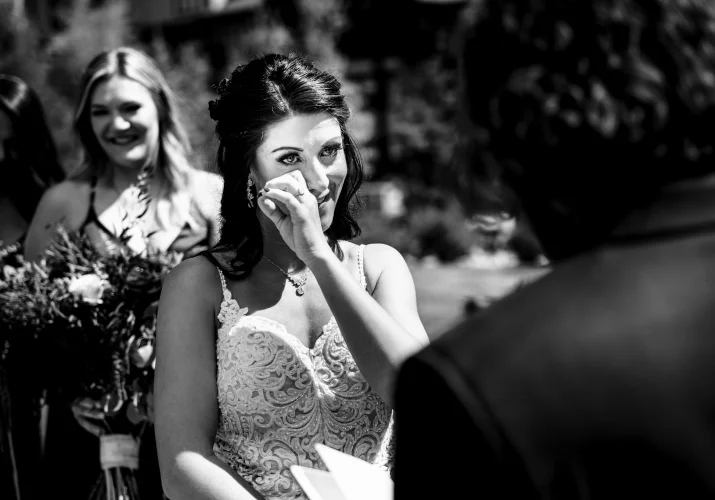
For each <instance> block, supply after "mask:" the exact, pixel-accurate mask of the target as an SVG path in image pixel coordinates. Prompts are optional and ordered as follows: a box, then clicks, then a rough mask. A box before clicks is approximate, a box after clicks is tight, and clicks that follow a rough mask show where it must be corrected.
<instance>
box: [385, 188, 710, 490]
mask: <svg viewBox="0 0 715 500" xmlns="http://www.w3.org/2000/svg"><path fill="white" fill-rule="evenodd" d="M606 202H607V200H604V203H606ZM395 414H396V419H397V422H396V426H397V428H396V433H397V452H396V453H397V454H396V464H395V483H396V487H395V494H396V499H397V500H405V499H414V498H434V499H437V498H478V499H480V500H485V499H490V498H505V499H512V498H514V499H522V500H523V499H530V498H554V499H562V498H563V499H617V498H630V499H638V498H653V496H654V495H655V496H656V497H657V498H671V499H675V498H678V499H681V498H682V499H699V498H715V186H711V185H707V184H706V183H705V182H698V183H695V184H694V185H693V184H691V185H686V186H680V187H678V188H677V189H673V190H672V191H669V192H663V193H662V194H661V195H659V197H658V199H657V200H656V201H655V202H653V203H652V204H649V205H648V206H646V207H643V208H640V209H638V210H636V211H635V212H634V213H632V214H631V215H630V216H629V217H628V218H627V219H626V220H625V221H624V223H623V225H622V226H620V227H619V228H618V229H617V230H616V232H615V233H614V235H613V238H612V240H611V241H609V242H608V243H607V244H606V245H604V246H603V247H602V248H600V249H598V250H597V251H594V252H591V253H589V254H587V255H581V256H579V257H576V258H573V259H572V260H570V261H568V262H564V263H562V264H559V265H557V266H555V268H554V270H553V271H551V272H550V273H549V274H547V275H546V276H545V277H543V278H541V279H540V280H539V281H537V282H536V283H534V284H532V285H530V286H528V287H526V288H524V289H522V290H520V291H519V292H517V293H515V294H514V295H512V296H510V297H507V298H506V299H504V300H503V301H501V302H498V303H497V304H495V305H494V306H492V307H491V308H490V309H487V310H486V311H484V312H483V313H481V314H478V315H476V316H475V317H473V319H469V320H467V321H466V322H464V323H463V324H461V325H459V326H457V327H456V328H454V329H453V330H452V331H449V332H447V333H446V334H445V335H444V336H442V337H441V338H439V339H438V340H437V341H436V342H435V343H434V344H432V345H431V346H430V347H428V348H427V349H425V350H423V351H422V352H421V353H419V354H417V355H416V356H414V357H412V358H410V359H409V360H408V361H407V362H406V363H405V364H404V366H403V368H402V370H401V372H400V376H399V378H398V383H397V392H396V406H395ZM421 471H424V473H421Z"/></svg>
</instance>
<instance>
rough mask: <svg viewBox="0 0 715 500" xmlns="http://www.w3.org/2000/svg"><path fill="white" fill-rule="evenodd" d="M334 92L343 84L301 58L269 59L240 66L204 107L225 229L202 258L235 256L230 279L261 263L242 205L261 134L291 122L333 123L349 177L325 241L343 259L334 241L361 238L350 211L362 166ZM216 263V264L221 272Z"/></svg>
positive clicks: (342, 103) (258, 239) (253, 225)
mask: <svg viewBox="0 0 715 500" xmlns="http://www.w3.org/2000/svg"><path fill="white" fill-rule="evenodd" d="M340 89H341V84H340V82H339V81H338V79H337V78H335V77H334V76H333V75H331V74H329V73H327V72H325V71H321V70H319V69H318V68H316V67H315V66H313V65H312V64H311V63H310V62H308V61H307V60H305V59H303V58H301V57H298V56H294V55H289V56H285V55H280V54H268V55H265V56H262V57H259V58H257V59H254V60H252V61H251V62H249V63H248V64H246V65H241V66H238V67H237V68H236V69H235V70H234V71H233V72H232V73H231V77H230V78H225V79H223V80H222V81H221V82H220V83H219V84H218V85H217V86H216V90H217V91H218V93H219V95H220V97H219V98H218V99H216V100H214V101H211V102H210V103H209V111H210V113H211V118H212V119H213V120H215V121H216V135H217V136H218V140H219V147H218V154H217V163H218V168H219V170H220V172H221V174H222V175H223V178H224V188H223V196H222V197H221V217H222V219H223V221H222V225H221V237H220V239H219V242H218V244H217V245H216V246H215V247H214V248H213V249H211V250H210V251H209V252H208V254H207V255H208V256H209V258H211V260H214V261H216V259H215V258H213V255H212V254H215V253H231V254H233V255H232V257H231V258H230V259H229V260H228V263H227V266H228V268H227V269H224V271H225V272H226V273H227V274H228V275H229V276H231V277H233V278H238V279H240V278H242V277H246V276H248V275H249V274H250V272H251V270H252V269H253V267H254V266H255V265H256V264H257V263H258V261H259V260H260V259H261V257H262V255H263V234H262V231H261V225H260V223H259V221H258V216H257V213H256V211H257V210H258V208H257V207H254V208H249V206H248V203H247V199H246V190H247V183H248V175H249V172H250V169H251V166H252V164H253V162H254V161H255V157H256V151H257V149H258V147H259V146H260V145H261V143H262V142H263V140H264V138H265V131H266V129H267V128H268V127H270V126H271V125H273V124H275V123H277V122H279V121H281V120H284V119H285V118H288V117H290V116H294V115H298V114H316V113H328V114H330V115H332V116H334V117H335V118H336V119H337V121H338V123H339V125H340V130H341V132H342V139H343V149H344V151H345V159H346V161H347V167H348V173H347V177H346V178H345V183H344V185H343V189H342V191H341V193H340V197H339V198H338V200H337V203H336V206H335V215H334V217H333V222H332V224H331V225H330V227H329V228H328V230H327V231H325V234H326V235H327V236H328V239H329V241H330V244H331V246H332V248H333V250H334V251H335V252H336V253H338V255H340V256H341V257H342V253H341V251H340V247H339V246H338V245H337V241H338V240H349V239H352V238H354V237H355V236H357V235H358V234H360V228H359V226H358V224H357V222H356V221H355V218H354V216H353V209H354V208H355V207H354V204H355V194H356V193H357V191H358V189H359V187H360V185H361V184H362V179H363V165H362V159H361V157H360V152H359V151H358V148H357V146H356V144H355V142H354V140H353V139H352V137H351V136H350V134H349V133H348V131H347V128H346V123H347V121H348V119H349V117H350V110H349V108H348V105H347V102H346V100H345V96H344V95H343V94H342V93H341V91H340ZM221 262H222V260H218V262H217V263H218V264H219V265H221V267H222V268H226V267H227V266H226V265H222V264H221Z"/></svg>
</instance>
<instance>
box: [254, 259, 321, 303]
mask: <svg viewBox="0 0 715 500" xmlns="http://www.w3.org/2000/svg"><path fill="white" fill-rule="evenodd" d="M263 258H264V259H265V260H266V261H268V262H269V263H270V264H272V265H273V266H274V267H275V268H276V269H278V270H279V271H280V272H282V273H283V274H284V275H285V277H286V278H287V279H288V281H289V282H290V284H291V285H293V286H294V287H295V294H296V295H298V296H301V295H303V294H304V293H305V290H304V289H303V286H304V285H305V282H306V281H308V277H309V276H310V269H308V270H307V271H306V272H305V274H304V275H303V276H301V277H300V278H296V277H294V276H291V275H290V274H288V273H287V272H285V271H284V270H283V268H282V267H281V266H279V265H278V264H276V263H275V262H273V261H272V260H271V259H269V258H268V257H266V256H265V255H264V256H263Z"/></svg>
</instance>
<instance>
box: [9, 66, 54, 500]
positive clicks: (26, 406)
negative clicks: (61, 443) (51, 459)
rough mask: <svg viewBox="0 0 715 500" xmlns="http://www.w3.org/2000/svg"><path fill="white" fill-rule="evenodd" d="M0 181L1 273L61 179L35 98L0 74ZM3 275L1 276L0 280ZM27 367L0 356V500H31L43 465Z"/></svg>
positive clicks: (38, 410)
mask: <svg viewBox="0 0 715 500" xmlns="http://www.w3.org/2000/svg"><path fill="white" fill-rule="evenodd" d="M0 176H2V181H0V270H4V267H5V266H17V265H19V264H20V262H21V259H20V256H22V245H23V242H24V240H25V234H26V233H27V229H28V227H29V225H30V221H31V220H32V216H33V215H34V213H35V209H36V208H37V204H38V203H39V201H40V198H41V196H42V195H43V193H44V192H45V190H46V189H47V188H49V187H50V186H52V185H53V184H56V183H59V182H61V181H62V180H63V179H64V176H65V174H64V170H63V169H62V167H61V165H60V163H59V160H58V158H57V151H56V149H55V143H54V140H53V138H52V134H51V133H50V129H49V127H48V126H47V122H46V120H45V112H44V109H43V106H42V103H41V101H40V99H39V97H38V95H37V94H36V92H35V91H34V90H33V89H32V88H30V86H29V85H28V84H27V83H26V82H24V81H23V80H22V79H20V78H17V77H15V76H12V75H5V74H0ZM3 275H4V273H1V272H0V279H2V278H3ZM0 328H2V325H0ZM0 349H3V347H2V346H0ZM22 354H27V353H26V352H25V351H24V350H23V351H22ZM26 363H27V359H26V358H25V357H24V356H23V355H15V356H9V355H7V354H6V353H5V352H1V351H0V498H3V499H5V498H7V499H17V500H19V498H21V497H22V498H32V497H33V490H34V475H35V474H36V473H37V471H38V470H39V467H40V466H41V461H42V460H41V456H42V436H43V431H42V418H41V415H42V414H43V412H42V410H43V408H44V405H43V404H42V403H41V401H40V398H41V395H40V394H34V393H33V392H32V391H31V390H30V389H29V385H28V384H27V383H26V382H27V371H26Z"/></svg>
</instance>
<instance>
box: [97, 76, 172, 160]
mask: <svg viewBox="0 0 715 500" xmlns="http://www.w3.org/2000/svg"><path fill="white" fill-rule="evenodd" d="M89 105H90V117H91V121H92V130H93V131H94V135H95V137H96V138H97V141H98V142H99V144H100V145H101V146H102V149H104V151H105V153H106V154H107V157H108V158H109V161H110V162H111V163H113V164H114V165H116V166H119V167H123V168H140V167H142V166H143V165H145V164H146V163H147V162H148V161H150V160H152V159H153V158H155V155H156V152H157V151H158V147H159V111H158V110H157V108H156V104H154V99H152V96H151V92H150V91H149V90H148V89H147V88H146V87H144V86H143V85H141V84H140V83H138V82H135V81H134V80H131V79H129V78H125V77H123V76H113V77H111V78H110V79H109V80H106V81H104V82H101V83H99V84H98V85H97V87H96V88H95V89H94V92H93V93H92V96H91V99H90V103H89Z"/></svg>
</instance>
